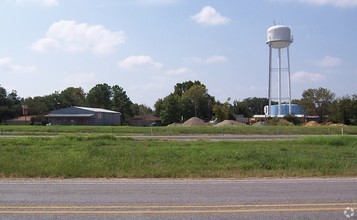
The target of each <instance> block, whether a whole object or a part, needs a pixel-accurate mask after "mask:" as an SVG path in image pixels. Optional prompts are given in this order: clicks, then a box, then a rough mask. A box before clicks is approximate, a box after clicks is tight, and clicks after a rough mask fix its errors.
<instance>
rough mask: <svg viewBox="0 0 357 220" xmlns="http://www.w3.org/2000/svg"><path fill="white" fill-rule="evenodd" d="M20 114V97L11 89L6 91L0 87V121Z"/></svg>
mask: <svg viewBox="0 0 357 220" xmlns="http://www.w3.org/2000/svg"><path fill="white" fill-rule="evenodd" d="M20 115H21V103H20V98H19V97H18V96H17V92H16V91H15V90H13V91H12V92H11V93H9V94H8V93H7V91H6V89H5V88H3V87H0V123H1V122H3V121H5V120H8V119H12V118H15V117H17V116H20Z"/></svg>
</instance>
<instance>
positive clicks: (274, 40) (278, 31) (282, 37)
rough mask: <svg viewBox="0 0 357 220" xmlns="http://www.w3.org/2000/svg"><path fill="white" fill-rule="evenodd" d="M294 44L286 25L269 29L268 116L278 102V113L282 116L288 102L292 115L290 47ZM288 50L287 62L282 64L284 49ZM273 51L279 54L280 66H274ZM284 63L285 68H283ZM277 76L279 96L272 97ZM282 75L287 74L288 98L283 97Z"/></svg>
mask: <svg viewBox="0 0 357 220" xmlns="http://www.w3.org/2000/svg"><path fill="white" fill-rule="evenodd" d="M292 42H293V38H292V35H291V31H290V28H289V27H287V26H284V25H275V26H272V27H270V28H269V29H268V31H267V44H268V46H269V90H268V99H269V106H268V111H267V113H266V115H268V116H272V102H273V101H275V102H276V101H277V102H278V113H277V115H281V114H282V110H281V107H282V102H283V101H284V102H285V103H286V102H287V103H288V105H289V110H288V112H289V114H291V81H290V57H289V46H290V44H291V43H292ZM285 48H286V56H287V57H286V58H287V60H285V62H282V58H281V57H282V49H285ZM273 50H274V51H277V53H278V62H277V63H278V64H277V66H273V64H272V61H273V57H272V55H273ZM283 63H284V66H282V65H283ZM273 74H274V76H277V79H278V96H277V97H272V78H273ZM282 74H287V81H288V82H287V88H288V91H287V92H288V94H287V97H283V96H282Z"/></svg>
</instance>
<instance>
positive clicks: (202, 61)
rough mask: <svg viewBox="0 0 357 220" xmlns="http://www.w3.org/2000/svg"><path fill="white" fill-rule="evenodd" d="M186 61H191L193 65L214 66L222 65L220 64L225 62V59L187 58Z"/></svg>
mask: <svg viewBox="0 0 357 220" xmlns="http://www.w3.org/2000/svg"><path fill="white" fill-rule="evenodd" d="M188 60H191V61H192V62H195V63H203V64H214V63H222V62H227V58H226V57H224V56H219V55H215V56H211V57H208V58H199V57H193V58H189V59H188Z"/></svg>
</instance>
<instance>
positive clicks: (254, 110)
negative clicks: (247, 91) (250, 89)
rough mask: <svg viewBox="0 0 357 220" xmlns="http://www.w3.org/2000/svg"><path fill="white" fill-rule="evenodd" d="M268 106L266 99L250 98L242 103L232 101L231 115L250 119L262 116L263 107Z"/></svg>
mask: <svg viewBox="0 0 357 220" xmlns="http://www.w3.org/2000/svg"><path fill="white" fill-rule="evenodd" d="M268 104H269V100H268V99H267V98H258V97H250V98H246V99H243V101H234V102H233V106H232V110H233V111H232V112H233V114H239V115H244V116H245V117H252V116H253V115H263V114H264V106H266V105H268Z"/></svg>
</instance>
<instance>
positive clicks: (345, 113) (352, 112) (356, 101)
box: [329, 95, 357, 125]
mask: <svg viewBox="0 0 357 220" xmlns="http://www.w3.org/2000/svg"><path fill="white" fill-rule="evenodd" d="M329 120H330V121H332V122H335V123H343V124H346V125H350V124H356V122H357V95H353V96H352V97H351V96H348V95H346V96H343V97H341V98H338V99H336V100H334V101H333V103H332V105H331V108H330V117H329Z"/></svg>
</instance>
